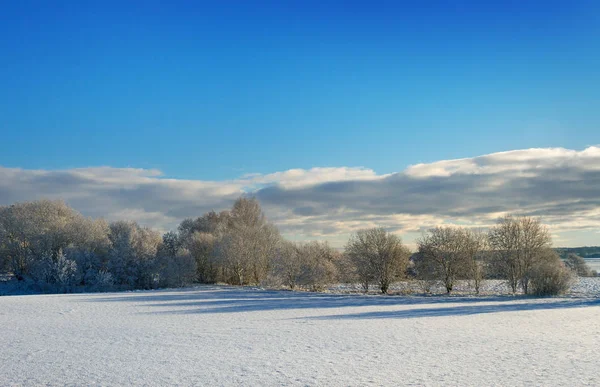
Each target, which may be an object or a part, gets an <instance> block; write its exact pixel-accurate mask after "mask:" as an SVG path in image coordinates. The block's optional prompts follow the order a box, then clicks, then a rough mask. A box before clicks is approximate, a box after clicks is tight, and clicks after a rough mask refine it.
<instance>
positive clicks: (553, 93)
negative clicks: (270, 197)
mask: <svg viewBox="0 0 600 387" xmlns="http://www.w3.org/2000/svg"><path fill="white" fill-rule="evenodd" d="M488 3H489V2H482V1H414V2H402V1H385V2H378V1H373V2H364V1H363V2H351V1H344V2H341V1H340V2H331V1H270V2H265V1H251V2H248V1H218V2H217V1H215V2H201V1H186V2H165V1H139V2H135V1H126V2H123V1H101V2H90V1H70V2H67V1H56V2H48V1H9V0H7V1H0V57H1V58H2V59H1V60H0V85H1V87H0V130H1V132H2V141H1V142H0V163H1V164H2V165H4V166H11V167H23V168H45V169H59V168H60V169H63V168H71V167H80V166H92V165H94V166H95V165H110V166H118V167H123V166H134V167H139V168H158V169H160V170H162V171H163V172H164V173H165V174H167V175H169V176H172V177H177V178H195V179H196V178H202V179H225V178H233V177H236V176H239V175H240V174H243V173H250V172H258V173H266V172H274V171H279V170H286V169H290V168H309V167H313V166H340V165H346V166H367V167H369V168H372V169H374V170H376V171H377V172H379V173H388V172H393V171H398V170H401V169H403V168H404V167H406V166H407V165H409V164H414V163H417V162H429V161H436V160H440V159H448V158H457V157H467V156H476V155H480V154H486V153H491V152H494V151H501V150H511V149H521V148H529V147H547V146H563V147H568V148H578V149H580V148H583V147H585V146H586V145H593V144H595V143H597V142H598V138H599V136H598V122H599V121H600V120H599V119H600V97H599V95H600V92H599V86H600V76H599V75H598V69H599V68H600V50H598V47H600V17H599V16H600V14H599V11H600V3H599V2H596V1H583V2H582V1H501V2H497V4H496V5H492V4H488Z"/></svg>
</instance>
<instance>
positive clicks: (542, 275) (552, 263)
mask: <svg viewBox="0 0 600 387" xmlns="http://www.w3.org/2000/svg"><path fill="white" fill-rule="evenodd" d="M529 280H530V282H531V290H532V293H533V294H535V295H536V296H555V295H558V294H563V293H566V292H567V291H568V290H569V287H570V286H571V283H572V281H573V274H572V273H571V271H570V270H569V269H567V268H566V267H565V266H564V265H563V264H562V262H561V261H560V259H556V260H548V261H542V262H540V263H538V264H537V265H535V266H534V267H533V268H532V269H531V274H530V277H529Z"/></svg>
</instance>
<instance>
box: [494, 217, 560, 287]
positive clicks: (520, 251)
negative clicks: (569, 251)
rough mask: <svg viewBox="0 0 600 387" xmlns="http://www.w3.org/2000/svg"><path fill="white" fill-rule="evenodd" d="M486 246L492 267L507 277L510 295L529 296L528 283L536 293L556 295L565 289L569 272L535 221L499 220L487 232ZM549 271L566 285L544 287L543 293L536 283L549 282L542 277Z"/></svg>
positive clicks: (523, 218)
mask: <svg viewBox="0 0 600 387" xmlns="http://www.w3.org/2000/svg"><path fill="white" fill-rule="evenodd" d="M489 243H490V247H491V249H492V252H493V254H494V264H495V267H496V268H497V270H499V272H500V273H501V274H502V275H503V276H504V278H507V280H508V283H509V285H510V287H511V289H512V291H513V293H516V292H517V291H518V290H522V291H523V293H524V294H529V293H530V283H533V285H534V291H535V293H536V294H542V293H545V294H559V293H562V292H563V291H566V290H567V289H568V282H569V281H570V275H569V272H568V271H567V270H565V267H564V265H563V263H562V261H561V260H560V257H559V255H558V254H557V253H556V252H555V251H554V250H553V249H552V238H551V236H550V233H549V231H548V229H547V228H546V227H545V226H544V225H543V224H541V222H540V221H539V219H534V218H530V217H513V216H506V217H504V218H501V219H500V220H499V221H498V224H497V225H496V226H495V227H493V228H492V229H491V230H490V232H489ZM550 270H553V271H554V272H555V273H557V276H556V277H555V278H557V279H558V278H560V280H561V282H564V283H566V284H567V285H564V284H556V286H553V287H550V286H544V287H543V288H544V289H546V291H545V292H543V291H541V290H540V289H542V287H541V286H540V283H541V282H543V281H550V277H548V278H545V277H544V276H545V275H546V274H548V273H550Z"/></svg>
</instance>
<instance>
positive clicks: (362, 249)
mask: <svg viewBox="0 0 600 387" xmlns="http://www.w3.org/2000/svg"><path fill="white" fill-rule="evenodd" d="M346 255H347V256H348V257H349V258H350V260H351V261H352V262H353V263H354V266H355V267H356V272H357V274H358V277H359V278H360V280H361V283H362V285H363V288H364V290H365V291H368V289H369V283H370V282H371V281H376V282H377V283H378V284H379V289H380V290H381V292H382V293H384V294H385V293H387V292H388V289H389V286H390V285H391V283H392V282H393V281H395V280H397V279H398V278H400V277H401V276H402V275H404V273H405V272H406V267H407V265H408V258H409V256H410V251H409V250H408V249H407V248H406V247H405V246H404V245H403V244H402V240H401V239H400V238H399V237H398V236H396V235H394V234H391V233H388V232H386V231H385V229H383V228H372V229H366V230H360V231H358V232H356V233H355V234H353V235H352V236H351V237H350V240H349V241H348V244H347V245H346Z"/></svg>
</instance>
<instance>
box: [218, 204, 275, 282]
mask: <svg viewBox="0 0 600 387" xmlns="http://www.w3.org/2000/svg"><path fill="white" fill-rule="evenodd" d="M279 242H280V236H279V231H278V230H277V228H275V227H274V226H273V225H272V224H271V223H269V222H268V221H267V219H266V217H265V215H264V213H263V212H262V209H261V208H260V204H259V203H258V200H256V199H254V198H240V199H238V200H236V202H235V203H234V205H233V208H232V210H231V212H230V215H229V219H228V222H227V226H226V229H225V231H224V232H223V234H222V236H220V238H219V241H218V242H217V246H216V254H217V257H218V259H219V262H220V264H221V265H222V266H223V268H224V270H225V272H226V276H227V277H228V279H229V281H230V282H232V283H234V284H238V285H243V284H247V283H256V284H259V283H261V282H262V281H263V280H264V279H266V277H267V275H268V273H269V271H270V269H271V264H272V260H273V258H274V256H275V253H276V248H277V245H278V243H279Z"/></svg>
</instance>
